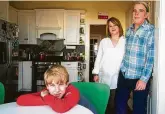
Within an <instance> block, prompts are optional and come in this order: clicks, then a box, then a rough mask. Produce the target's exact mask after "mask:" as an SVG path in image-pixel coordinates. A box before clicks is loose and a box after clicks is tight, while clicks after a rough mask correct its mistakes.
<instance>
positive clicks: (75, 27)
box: [64, 10, 80, 45]
mask: <svg viewBox="0 0 165 114" xmlns="http://www.w3.org/2000/svg"><path fill="white" fill-rule="evenodd" d="M79 29H80V11H76V10H66V11H65V16H64V38H65V42H64V43H65V45H79V39H80V35H79Z"/></svg>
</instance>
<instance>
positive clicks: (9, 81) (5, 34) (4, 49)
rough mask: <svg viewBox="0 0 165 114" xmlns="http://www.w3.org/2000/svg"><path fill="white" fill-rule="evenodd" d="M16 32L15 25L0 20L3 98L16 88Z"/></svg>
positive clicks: (17, 54)
mask: <svg viewBox="0 0 165 114" xmlns="http://www.w3.org/2000/svg"><path fill="white" fill-rule="evenodd" d="M18 32H19V29H18V26H17V25H16V24H14V23H10V22H7V21H5V20H1V19H0V82H2V83H3V84H4V86H5V92H6V95H5V98H7V97H8V95H9V96H11V94H12V93H9V94H8V91H11V92H12V91H16V90H17V88H18V86H17V84H18V57H19V41H18Z"/></svg>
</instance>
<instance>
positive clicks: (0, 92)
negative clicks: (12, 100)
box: [0, 82, 5, 104]
mask: <svg viewBox="0 0 165 114" xmlns="http://www.w3.org/2000/svg"><path fill="white" fill-rule="evenodd" d="M4 99H5V88H4V85H3V84H2V83H1V82H0V104H3V103H4Z"/></svg>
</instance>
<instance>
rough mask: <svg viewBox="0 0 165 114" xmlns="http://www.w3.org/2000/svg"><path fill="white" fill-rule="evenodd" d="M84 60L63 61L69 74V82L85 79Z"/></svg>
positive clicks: (62, 63)
mask: <svg viewBox="0 0 165 114" xmlns="http://www.w3.org/2000/svg"><path fill="white" fill-rule="evenodd" d="M83 64H84V63H82V62H78V61H75V62H65V61H63V62H61V65H62V66H64V67H65V68H66V69H67V71H68V74H69V82H79V81H83V79H84V76H83V74H84V69H85V68H83Z"/></svg>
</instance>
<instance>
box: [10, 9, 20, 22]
mask: <svg viewBox="0 0 165 114" xmlns="http://www.w3.org/2000/svg"><path fill="white" fill-rule="evenodd" d="M8 21H9V22H11V23H15V24H18V10H17V9H15V8H13V7H12V6H9V16H8Z"/></svg>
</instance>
